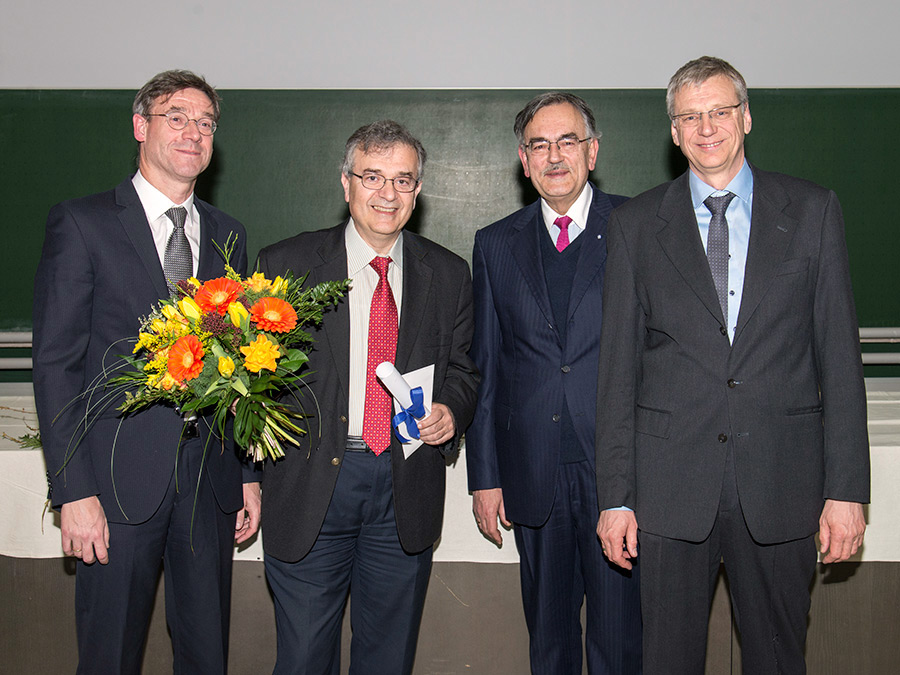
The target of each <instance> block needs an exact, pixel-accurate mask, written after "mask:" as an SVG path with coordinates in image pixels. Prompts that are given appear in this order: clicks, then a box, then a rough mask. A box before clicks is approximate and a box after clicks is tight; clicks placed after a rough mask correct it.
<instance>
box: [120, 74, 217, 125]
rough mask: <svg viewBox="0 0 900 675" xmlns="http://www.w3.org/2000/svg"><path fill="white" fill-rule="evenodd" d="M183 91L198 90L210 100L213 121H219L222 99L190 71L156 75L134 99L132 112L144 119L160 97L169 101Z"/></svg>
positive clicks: (205, 82)
mask: <svg viewBox="0 0 900 675" xmlns="http://www.w3.org/2000/svg"><path fill="white" fill-rule="evenodd" d="M182 89H196V90H198V91H200V92H202V93H203V94H205V95H206V97H207V98H208V99H209V101H210V103H212V108H213V119H215V121H216V122H218V121H219V104H220V102H221V99H220V98H219V95H218V94H217V93H216V90H215V89H213V87H212V85H210V84H209V83H208V82H207V81H206V80H205V79H203V77H202V76H200V75H195V74H194V73H192V72H191V71H189V70H166V71H164V72H162V73H159V74H158V75H155V76H154V77H153V78H152V79H151V80H150V81H149V82H147V84H145V85H144V86H143V87H141V90H140V91H139V92H138V93H137V96H135V97H134V105H133V106H132V111H133V112H134V114H135V115H143V116H144V117H146V116H147V114H148V113H149V112H150V108H151V106H152V105H153V102H154V101H156V99H158V98H160V97H165V98H166V99H169V98H171V97H172V95H173V94H176V93H177V92H179V91H181V90H182Z"/></svg>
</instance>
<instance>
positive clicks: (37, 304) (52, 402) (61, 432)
mask: <svg viewBox="0 0 900 675" xmlns="http://www.w3.org/2000/svg"><path fill="white" fill-rule="evenodd" d="M194 203H195V205H196V207H197V211H198V212H199V213H200V263H199V266H198V272H197V276H198V278H200V279H203V280H206V279H211V278H215V277H217V276H221V275H222V274H223V273H224V267H223V265H224V261H223V259H222V256H221V255H220V254H219V252H218V251H216V249H215V247H214V246H213V242H217V243H218V244H219V245H220V246H224V244H225V241H226V239H227V238H228V236H229V235H230V234H236V235H238V240H237V247H236V249H235V251H234V255H233V257H232V260H231V263H232V265H233V266H234V268H235V269H237V270H238V271H239V272H241V273H244V272H245V271H246V265H247V262H246V261H247V253H246V250H247V249H246V246H247V238H246V234H245V232H244V228H243V226H242V225H241V224H240V223H239V222H238V221H236V220H235V219H234V218H231V217H230V216H228V215H227V214H225V213H223V212H222V211H219V210H218V209H216V208H214V207H213V206H210V205H209V204H206V203H205V202H203V201H201V200H199V199H197V198H196V197H195V199H194ZM168 295H169V291H168V289H167V287H166V280H165V277H164V275H163V270H162V265H160V262H159V255H158V253H157V251H156V246H155V245H154V243H153V236H152V234H151V231H150V226H149V225H148V223H147V217H146V215H145V213H144V207H143V206H142V205H141V201H140V199H139V198H138V195H137V192H135V189H134V185H133V184H132V183H131V179H130V178H127V179H125V180H124V181H122V183H120V184H119V185H118V186H117V187H116V188H115V189H114V190H110V191H108V192H103V193H100V194H96V195H91V196H89V197H84V198H81V199H73V200H71V201H67V202H63V203H61V204H57V205H56V206H54V207H53V209H52V210H51V211H50V215H49V216H48V218H47V231H46V235H45V237H44V248H43V252H42V254H41V261H40V263H39V265H38V270H37V274H36V275H35V279H34V311H33V316H34V348H33V349H34V351H33V353H34V394H35V402H36V404H37V410H38V418H39V420H40V427H41V441H42V443H43V446H44V455H45V457H46V460H47V469H48V473H49V475H50V483H51V488H52V501H53V505H54V506H58V505H60V504H62V503H65V502H71V501H75V500H77V499H82V498H84V497H89V496H92V495H97V496H99V498H100V503H101V504H102V505H103V509H104V511H105V512H106V517H107V518H108V519H109V520H110V521H111V522H120V523H121V522H128V523H131V524H136V523H141V522H144V521H145V520H147V519H148V518H150V516H152V515H153V513H154V512H155V511H156V509H157V507H158V506H159V504H160V503H161V502H162V499H163V496H164V495H165V492H166V489H167V488H168V486H169V482H170V479H171V477H172V472H173V469H174V467H175V453H176V451H177V448H178V443H179V439H180V436H181V430H182V427H183V421H182V419H181V417H180V416H179V415H178V414H177V413H176V412H175V410H174V409H173V408H168V407H165V406H159V405H158V406H153V407H152V408H149V409H147V410H145V411H144V412H141V413H139V414H137V415H133V416H130V417H128V418H126V419H124V420H123V419H122V418H121V417H119V416H118V415H117V414H116V411H115V408H116V404H113V405H111V406H110V407H109V408H108V410H107V413H106V414H104V415H103V416H101V417H100V418H99V419H97V420H96V422H95V423H94V424H93V426H92V427H91V428H90V431H89V433H87V434H86V435H85V436H84V438H83V439H82V440H81V442H80V445H78V447H77V448H75V449H74V450H73V446H71V445H70V441H72V439H73V438H77V436H76V435H75V434H76V430H78V429H79V426H78V425H79V421H80V420H81V419H83V417H84V414H85V401H84V400H80V401H78V400H77V399H78V397H79V395H80V394H81V393H82V392H84V391H86V390H87V389H88V387H89V386H90V385H91V384H92V383H95V382H100V383H102V382H103V381H104V380H105V379H106V377H105V376H101V375H100V374H101V372H102V371H103V369H104V368H110V367H113V366H115V365H116V364H117V363H118V361H119V359H118V355H120V354H131V351H132V347H133V346H134V344H133V342H126V341H125V340H126V339H127V338H136V337H137V334H138V328H139V327H140V321H139V318H140V317H141V316H146V315H147V314H149V313H150V309H151V307H152V306H153V305H155V304H156V303H157V302H159V300H160V299H161V298H166V297H168ZM98 376H99V377H100V379H99V380H96V379H95V378H98ZM107 393H108V390H104V389H103V388H102V387H101V388H100V389H98V390H97V393H96V394H95V395H94V396H93V397H92V398H91V399H90V400H91V403H92V404H96V403H98V402H99V400H100V399H101V397H103V396H104V395H106V394H107ZM72 401H76V404H75V405H73V406H70V407H69V408H68V409H67V410H66V412H65V413H64V414H62V415H60V416H59V418H58V419H55V418H56V417H57V415H58V414H59V413H60V411H62V410H63V409H64V408H65V407H66V406H67V405H68V404H69V403H70V402H72ZM54 419H55V422H54ZM202 426H203V425H201V432H202ZM78 433H80V432H78ZM69 455H71V458H70V459H69V461H68V464H67V465H66V468H65V470H63V471H62V472H61V473H57V472H58V470H59V469H60V467H62V465H63V464H64V462H65V460H66V458H67V456H69ZM206 465H207V467H208V471H209V477H210V480H211V481H212V484H213V487H214V491H215V495H216V499H217V500H218V503H219V506H220V507H221V508H222V510H223V511H225V512H232V511H237V510H238V509H239V508H240V507H241V506H242V504H243V496H242V494H241V481H242V471H241V463H240V462H239V460H238V456H237V455H236V454H235V451H234V448H233V446H232V445H231V444H230V443H229V444H228V446H227V448H226V449H225V450H224V451H223V449H222V445H221V443H220V442H219V441H218V440H217V439H212V440H211V441H210V444H209V451H208V453H207V461H206ZM252 475H253V474H252V471H248V472H247V475H246V477H245V479H246V480H253V478H252ZM256 480H258V479H256Z"/></svg>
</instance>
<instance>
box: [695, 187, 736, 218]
mask: <svg viewBox="0 0 900 675" xmlns="http://www.w3.org/2000/svg"><path fill="white" fill-rule="evenodd" d="M735 196H736V195H735V194H734V193H733V192H728V193H727V194H724V195H718V196H716V197H714V196H712V195H710V196H709V197H707V198H706V199H704V200H703V205H704V206H706V208H708V209H709V212H710V213H711V214H713V215H714V216H717V215H719V214H720V213H721V214H724V213H725V211H727V210H728V205H729V204H730V203H731V200H732V199H734V198H735Z"/></svg>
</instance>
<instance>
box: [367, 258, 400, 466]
mask: <svg viewBox="0 0 900 675" xmlns="http://www.w3.org/2000/svg"><path fill="white" fill-rule="evenodd" d="M390 262H391V259H390V258H385V257H382V256H377V257H375V258H373V259H372V262H370V263H369V264H370V265H371V266H372V267H373V268H374V269H375V271H376V272H378V285H377V286H376V287H375V293H374V294H373V295H372V308H371V310H370V311H369V355H368V358H367V359H366V407H365V412H364V413H363V432H362V437H363V440H364V441H365V442H366V443H367V444H368V446H369V447H370V448H372V452H374V453H375V454H376V455H380V454H381V453H382V452H384V451H385V450H387V449H388V447H389V446H390V444H391V396H390V394H388V393H387V390H386V389H385V388H384V386H382V384H381V382H379V381H378V378H376V377H375V368H377V367H378V364H379V363H382V362H383V361H390V362H391V363H393V362H394V357H395V356H396V354H397V304H396V303H395V302H394V294H393V292H391V284H390V283H389V282H388V278H387V272H388V265H389V264H390Z"/></svg>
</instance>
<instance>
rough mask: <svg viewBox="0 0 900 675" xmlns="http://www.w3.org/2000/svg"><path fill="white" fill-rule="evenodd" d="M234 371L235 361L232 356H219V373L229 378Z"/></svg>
mask: <svg viewBox="0 0 900 675" xmlns="http://www.w3.org/2000/svg"><path fill="white" fill-rule="evenodd" d="M233 373H234V361H233V360H232V359H231V357H230V356H220V357H219V375H221V376H222V377H224V378H229V377H231V376H232V374H233Z"/></svg>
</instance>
